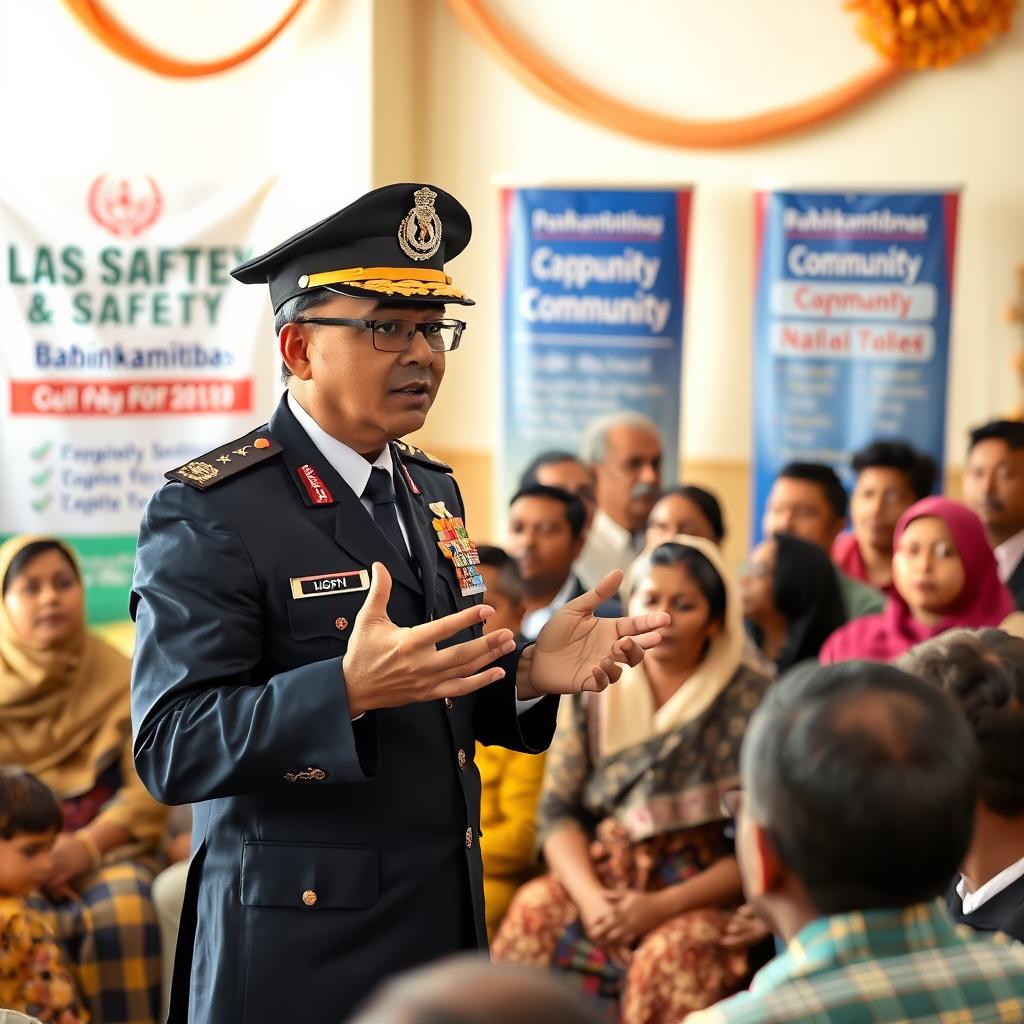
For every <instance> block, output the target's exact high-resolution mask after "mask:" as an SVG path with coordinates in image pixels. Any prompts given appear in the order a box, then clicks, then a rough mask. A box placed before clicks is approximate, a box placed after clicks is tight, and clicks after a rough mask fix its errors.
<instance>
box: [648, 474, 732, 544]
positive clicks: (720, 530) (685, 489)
mask: <svg viewBox="0 0 1024 1024" xmlns="http://www.w3.org/2000/svg"><path fill="white" fill-rule="evenodd" d="M661 497H662V498H672V497H677V498H686V500H687V501H692V502H693V504H694V505H696V506H697V508H698V509H700V514H701V515H702V516H703V517H704V518H705V519H706V520H707V521H708V525H709V526H710V527H711V532H712V533H713V534H714V535H715V543H716V544H721V543H722V541H723V540H725V519H724V518H723V516H722V505H721V502H719V500H718V498H716V497H715V495H713V494H712V493H711V492H710V491H706V490H704V488H703V487H698V486H697V485H696V484H684V485H682V486H680V487H670V488H669V489H668V490H667V491H664V492H662V495H661ZM659 500H660V499H659Z"/></svg>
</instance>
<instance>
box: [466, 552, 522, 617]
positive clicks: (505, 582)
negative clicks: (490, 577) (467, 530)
mask: <svg viewBox="0 0 1024 1024" xmlns="http://www.w3.org/2000/svg"><path fill="white" fill-rule="evenodd" d="M476 552H477V554H478V555H479V556H480V564H481V565H489V566H490V567H491V568H492V569H497V571H498V592H499V593H500V594H501V596H502V597H504V598H505V599H506V600H508V601H511V602H512V604H522V601H523V577H522V575H521V574H520V572H519V563H518V562H517V561H516V560H515V559H514V558H513V557H512V556H511V555H510V554H509V553H508V552H507V551H506V550H505V549H504V548H499V547H497V546H496V545H494V544H478V545H477V549H476Z"/></svg>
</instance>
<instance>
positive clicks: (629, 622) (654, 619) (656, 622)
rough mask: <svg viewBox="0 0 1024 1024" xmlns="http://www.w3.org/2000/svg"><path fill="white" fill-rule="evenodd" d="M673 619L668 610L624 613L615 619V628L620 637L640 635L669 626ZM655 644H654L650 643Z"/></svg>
mask: <svg viewBox="0 0 1024 1024" xmlns="http://www.w3.org/2000/svg"><path fill="white" fill-rule="evenodd" d="M671 621H672V620H671V619H670V618H669V617H668V614H667V613H666V612H647V613H646V614H645V615H624V616H622V618H620V619H616V620H615V629H616V630H617V632H618V634H619V636H620V637H622V636H638V635H640V634H646V633H650V632H651V631H652V630H655V629H661V628H662V627H663V626H667V625H668V624H669V622H671ZM649 646H653V645H649Z"/></svg>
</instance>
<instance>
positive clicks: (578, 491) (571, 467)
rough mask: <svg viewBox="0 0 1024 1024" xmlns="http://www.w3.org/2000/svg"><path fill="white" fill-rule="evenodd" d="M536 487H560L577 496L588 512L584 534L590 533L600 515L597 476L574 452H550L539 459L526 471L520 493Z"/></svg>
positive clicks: (538, 457) (520, 482)
mask: <svg viewBox="0 0 1024 1024" xmlns="http://www.w3.org/2000/svg"><path fill="white" fill-rule="evenodd" d="M534 484H543V485H544V486H545V487H560V488H561V489H562V490H563V491H568V492H569V493H570V494H575V495H576V497H577V498H579V499H580V501H582V502H583V505H584V507H585V508H586V510H587V523H586V527H585V529H584V532H585V533H586V532H589V530H590V524H591V523H592V522H593V521H594V513H595V512H596V511H597V494H596V493H595V491H594V473H593V470H591V469H590V468H589V467H587V466H585V465H584V464H583V463H582V462H580V460H579V459H578V458H576V456H575V455H573V454H572V453H571V452H562V451H548V452H542V453H541V454H540V455H538V456H537V457H536V458H535V459H534V460H533V461H532V462H531V463H530V464H529V465H528V466H527V467H526V469H524V470H523V475H522V476H521V477H520V478H519V487H518V490H520V491H523V490H526V489H527V488H528V487H532V486H533V485H534Z"/></svg>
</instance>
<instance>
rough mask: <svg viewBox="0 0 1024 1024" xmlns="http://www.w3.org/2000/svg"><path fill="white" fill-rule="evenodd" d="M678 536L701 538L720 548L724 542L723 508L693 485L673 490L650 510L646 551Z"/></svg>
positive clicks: (713, 497)
mask: <svg viewBox="0 0 1024 1024" xmlns="http://www.w3.org/2000/svg"><path fill="white" fill-rule="evenodd" d="M680 535H685V536H688V537H704V538H705V539H706V540H709V541H711V542H712V543H713V544H715V545H717V546H718V547H721V546H722V541H723V540H725V521H724V520H723V519H722V506H721V504H720V503H719V501H718V499H717V498H716V497H715V496H714V495H713V494H712V493H711V492H710V491H706V490H704V488H703V487H696V486H694V485H693V484H689V485H687V486H685V487H673V488H672V489H671V490H669V491H666V492H665V493H664V494H663V495H662V496H661V497H660V498H659V499H658V501H657V503H656V504H655V506H654V508H652V509H651V514H650V515H649V516H648V517H647V535H646V538H645V540H646V544H645V547H646V548H647V549H648V550H649V549H650V548H653V547H654V546H655V545H656V544H661V543H663V542H664V541H667V540H671V538H672V537H677V536H680Z"/></svg>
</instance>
